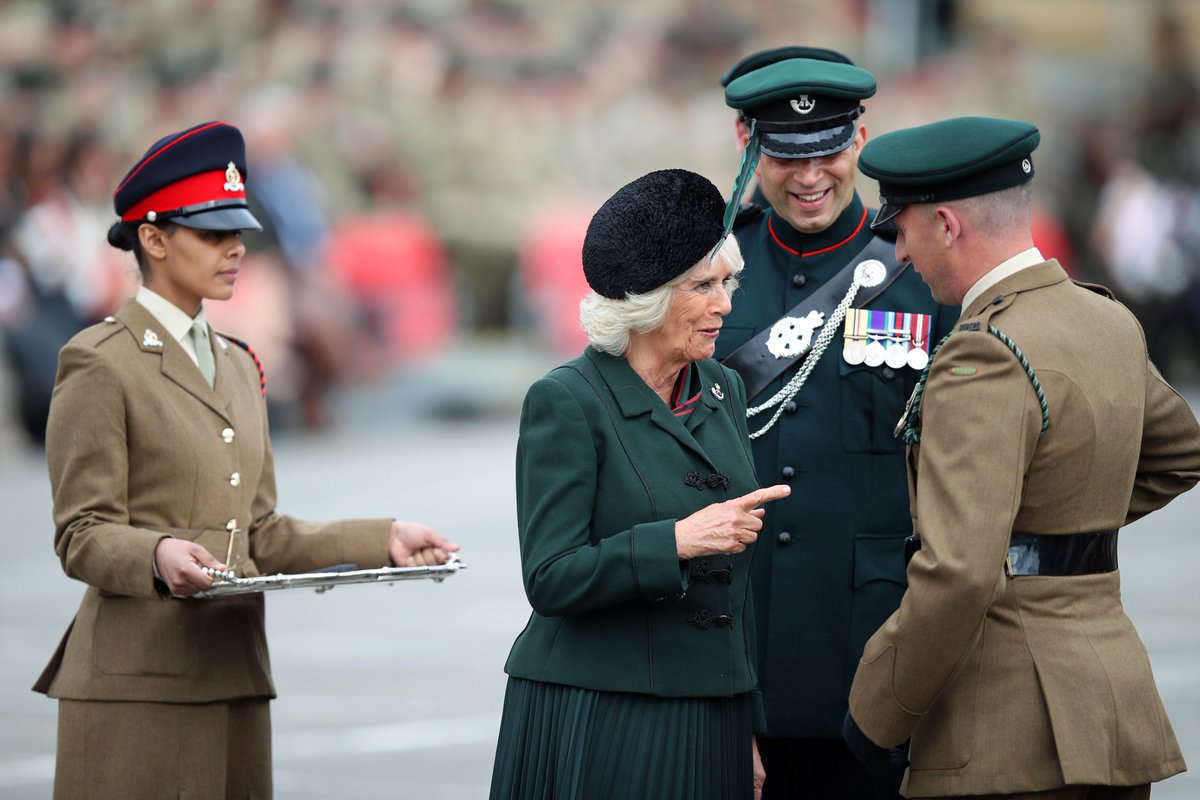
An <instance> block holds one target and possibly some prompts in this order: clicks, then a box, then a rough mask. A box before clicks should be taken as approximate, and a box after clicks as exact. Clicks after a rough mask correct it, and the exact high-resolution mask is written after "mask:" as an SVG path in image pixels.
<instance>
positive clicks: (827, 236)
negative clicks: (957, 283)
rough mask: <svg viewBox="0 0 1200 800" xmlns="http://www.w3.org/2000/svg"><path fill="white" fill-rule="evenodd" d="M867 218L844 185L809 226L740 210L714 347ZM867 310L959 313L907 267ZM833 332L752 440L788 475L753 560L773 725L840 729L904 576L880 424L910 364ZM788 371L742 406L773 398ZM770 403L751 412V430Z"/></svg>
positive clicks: (818, 273)
mask: <svg viewBox="0 0 1200 800" xmlns="http://www.w3.org/2000/svg"><path fill="white" fill-rule="evenodd" d="M743 216H746V215H743ZM869 219H870V214H869V212H868V211H867V209H866V208H864V207H863V205H862V202H861V201H860V200H859V198H858V197H857V196H855V198H854V201H853V202H852V203H851V205H850V206H849V207H848V208H847V209H846V211H845V212H843V214H842V215H841V217H839V219H838V220H837V221H836V222H835V223H834V224H833V225H832V226H831V227H830V228H829V229H828V230H826V231H823V232H822V233H820V234H817V235H815V236H805V235H801V234H799V233H797V232H796V231H795V230H794V229H793V228H791V226H789V225H788V224H787V223H786V222H784V221H783V220H782V219H780V218H779V217H776V216H775V215H774V214H773V213H772V212H770V211H767V212H766V213H765V214H760V215H758V216H757V217H753V218H751V219H748V220H745V219H744V220H742V222H741V224H739V225H738V226H737V227H735V229H734V230H735V233H736V234H737V237H738V241H739V243H740V244H741V248H742V254H743V256H744V257H745V260H746V268H745V270H743V271H742V273H741V275H740V282H741V288H740V289H739V290H738V291H737V293H736V294H735V295H734V297H733V311H732V313H730V314H729V315H728V316H727V317H726V318H725V325H724V327H723V328H722V331H721V337H720V339H719V340H718V342H717V358H724V357H725V356H726V355H728V354H729V353H730V352H732V351H733V350H735V349H736V348H737V347H739V346H740V345H742V344H743V343H744V342H745V341H746V340H748V339H750V338H751V337H752V336H753V335H754V334H755V333H757V332H758V331H760V330H762V329H763V328H769V327H770V326H771V325H772V324H773V323H774V322H775V321H776V320H777V319H779V318H780V317H781V316H783V315H784V313H786V312H787V311H788V310H790V309H791V308H792V307H793V306H795V305H796V304H797V303H799V302H800V301H801V300H802V299H804V298H805V297H807V296H808V295H809V294H811V293H812V292H814V291H815V290H816V289H817V288H819V287H820V286H821V285H822V284H824V283H825V282H826V281H827V280H829V279H830V278H831V277H833V276H834V275H835V274H837V272H838V271H839V270H841V268H842V267H843V266H844V265H846V264H847V263H849V262H850V260H851V259H852V258H853V257H854V256H855V255H857V253H858V252H859V251H860V250H861V249H862V248H863V247H864V246H866V244H867V242H869V241H870V239H871V237H872V235H873V234H872V233H871V231H870V228H869V226H868V224H867V221H868V220H869ZM855 263H857V260H855ZM867 308H871V309H882V310H889V311H905V312H917V313H923V314H932V315H934V320H933V331H934V335H933V336H931V337H930V339H931V344H936V342H937V341H939V340H940V338H941V336H942V335H943V334H944V333H945V332H947V331H948V330H949V328H950V326H951V325H952V324H953V323H954V321H955V320H956V319H957V318H958V309H951V308H947V307H944V306H940V305H938V304H937V303H935V302H934V301H933V299H932V298H931V297H930V295H929V290H928V288H926V286H925V284H924V282H923V281H922V280H921V277H920V276H919V275H917V274H916V273H915V272H914V271H913V270H912V269H911V267H910V268H908V269H906V270H905V272H904V273H903V274H901V275H900V276H899V277H898V278H897V279H896V281H895V282H894V283H893V284H892V285H891V286H890V287H889V288H888V289H887V290H886V291H885V292H884V293H883V294H881V295H880V296H879V297H878V298H877V299H875V300H874V301H873V302H871V303H870V304H869V305H868V306H867ZM813 338H814V340H815V338H816V336H815V335H814V337H813ZM842 343H843V338H842V333H841V331H838V333H837V335H836V336H835V337H834V339H833V340H832V341H831V342H830V345H829V348H828V349H827V350H826V351H825V354H824V355H823V356H822V358H821V360H820V361H819V362H818V363H817V366H816V368H815V369H814V371H813V373H812V374H811V375H810V376H809V378H808V381H807V382H806V384H805V386H804V387H803V388H802V389H801V390H800V393H799V394H797V395H796V397H795V399H794V400H793V402H792V403H789V404H788V405H787V406H786V408H785V413H784V414H783V415H782V416H781V417H780V419H779V421H778V422H777V423H776V425H775V427H774V428H773V429H772V430H770V431H769V432H767V433H766V434H765V435H763V436H762V437H760V438H758V439H756V440H755V441H754V445H753V446H754V458H755V466H756V470H757V475H758V478H759V480H760V481H762V483H763V484H764V485H770V484H773V483H787V484H790V485H791V487H792V493H791V495H790V496H789V497H786V498H784V499H782V500H777V501H775V502H773V503H771V504H770V505H768V506H767V516H766V519H765V524H764V526H763V530H762V533H761V534H760V538H759V542H758V550H757V555H756V556H755V561H754V605H755V609H756V615H757V630H758V642H759V648H758V652H759V673H758V674H759V688H760V689H761V691H762V693H763V702H764V705H765V707H766V712H767V730H768V732H769V733H770V735H772V736H785V737H801V736H803V737H830V738H840V737H841V724H842V718H843V716H844V715H845V712H846V700H847V697H848V696H849V693H850V683H851V681H852V680H853V678H854V669H855V666H856V665H857V663H858V659H859V656H860V655H861V654H862V648H863V645H864V644H865V643H866V640H867V638H868V637H869V636H870V635H871V634H872V633H874V632H875V629H876V628H878V627H879V625H880V624H882V623H883V621H884V620H885V619H887V618H888V616H889V615H890V614H891V612H892V611H894V610H895V609H896V606H898V605H899V603H900V597H901V595H902V594H903V592H904V587H905V577H904V559H903V540H904V537H905V536H907V535H908V534H909V533H910V532H911V530H912V524H911V520H910V518H909V507H908V487H907V483H906V477H905V471H904V445H903V443H902V442H900V441H899V440H897V439H894V438H893V437H892V430H893V428H894V427H895V425H896V421H897V420H898V419H899V418H900V414H901V412H902V411H903V408H904V403H905V401H906V400H907V399H908V395H909V393H910V392H911V391H912V388H913V386H914V384H915V383H916V380H917V378H918V376H919V373H918V372H917V371H916V370H914V369H911V368H909V367H903V368H901V369H899V370H893V369H891V368H888V367H886V366H879V367H868V366H866V365H865V364H863V365H860V366H856V367H854V366H850V365H849V364H847V363H846V362H845V360H843V358H842ZM793 373H794V369H793V370H789V371H787V372H785V373H784V375H783V376H782V377H781V378H779V379H776V380H775V381H774V382H773V383H772V384H771V385H769V386H768V387H767V388H766V389H764V390H763V391H762V393H761V394H760V395H759V396H758V397H755V398H750V405H751V406H753V405H756V404H759V403H762V402H763V401H764V400H766V399H767V398H769V397H771V396H772V395H773V394H775V393H776V392H777V391H778V390H779V389H780V388H782V386H783V384H784V383H785V382H786V380H787V379H788V378H790V377H791V375H792V374H793ZM773 411H774V410H773V409H772V411H768V412H765V413H763V414H761V415H759V416H756V417H755V418H754V419H752V420H751V421H750V425H749V428H750V430H751V431H756V430H758V429H759V428H760V427H762V425H763V424H764V423H765V422H766V421H767V419H769V418H770V416H771V414H772V413H773Z"/></svg>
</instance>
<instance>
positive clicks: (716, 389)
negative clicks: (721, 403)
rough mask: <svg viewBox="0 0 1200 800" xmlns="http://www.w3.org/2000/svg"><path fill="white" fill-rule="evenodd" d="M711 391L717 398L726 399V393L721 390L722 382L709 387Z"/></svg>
mask: <svg viewBox="0 0 1200 800" xmlns="http://www.w3.org/2000/svg"><path fill="white" fill-rule="evenodd" d="M709 391H710V392H712V396H713V397H715V398H717V399H718V400H724V399H725V393H724V392H722V391H721V384H719V383H714V384H713V385H712V389H709Z"/></svg>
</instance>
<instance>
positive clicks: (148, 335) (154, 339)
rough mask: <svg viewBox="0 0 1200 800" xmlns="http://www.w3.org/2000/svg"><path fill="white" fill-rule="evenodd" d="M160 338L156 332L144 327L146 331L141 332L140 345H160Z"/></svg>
mask: <svg viewBox="0 0 1200 800" xmlns="http://www.w3.org/2000/svg"><path fill="white" fill-rule="evenodd" d="M162 346H163V343H162V339H160V338H158V334H157V333H155V332H154V331H152V330H150V329H149V328H146V332H145V333H143V334H142V347H162Z"/></svg>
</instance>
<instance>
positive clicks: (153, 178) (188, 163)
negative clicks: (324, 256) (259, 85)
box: [113, 122, 262, 231]
mask: <svg viewBox="0 0 1200 800" xmlns="http://www.w3.org/2000/svg"><path fill="white" fill-rule="evenodd" d="M245 177H246V144H245V142H244V141H243V139H242V132H241V131H239V130H238V129H237V128H235V127H234V126H232V125H230V124H228V123H225V122H206V123H204V124H202V125H197V126H195V127H194V128H188V129H187V130H185V131H180V132H179V133H173V134H171V135H170V136H164V137H163V138H162V139H159V140H158V141H157V142H155V143H154V144H152V145H150V149H149V150H147V151H146V153H145V154H144V155H143V156H142V157H141V158H140V159H138V162H137V163H136V164H134V165H133V169H131V170H129V174H127V175H126V176H125V178H124V180H122V181H121V183H120V185H119V186H117V191H116V192H114V193H113V207H114V208H115V209H116V211H117V215H118V216H119V217H120V218H121V219H122V220H123V221H125V222H141V221H145V222H156V221H157V222H173V223H175V224H176V225H183V226H185V227H188V228H200V229H202V230H212V231H225V230H262V225H261V224H259V222H258V220H257V219H255V218H254V215H253V214H251V213H250V209H249V206H248V205H247V203H246V185H245V183H244V181H245Z"/></svg>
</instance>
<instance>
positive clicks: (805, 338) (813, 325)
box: [767, 311, 825, 358]
mask: <svg viewBox="0 0 1200 800" xmlns="http://www.w3.org/2000/svg"><path fill="white" fill-rule="evenodd" d="M824 322H825V315H824V314H823V313H821V312H820V311H810V312H808V314H807V315H806V316H803V317H784V318H783V319H781V320H779V321H778V322H776V323H775V324H774V325H772V326H771V335H770V336H769V337H767V352H769V353H770V354H771V355H773V356H775V357H776V358H795V357H796V356H799V355H803V354H804V353H806V352H808V348H809V347H810V346H812V339H813V333H814V332H815V331H816V330H817V328H819V327H821V325H822V324H824Z"/></svg>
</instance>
